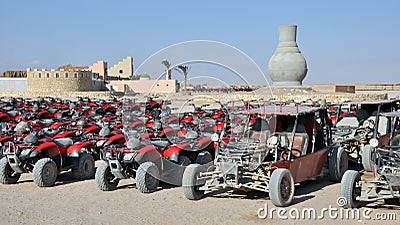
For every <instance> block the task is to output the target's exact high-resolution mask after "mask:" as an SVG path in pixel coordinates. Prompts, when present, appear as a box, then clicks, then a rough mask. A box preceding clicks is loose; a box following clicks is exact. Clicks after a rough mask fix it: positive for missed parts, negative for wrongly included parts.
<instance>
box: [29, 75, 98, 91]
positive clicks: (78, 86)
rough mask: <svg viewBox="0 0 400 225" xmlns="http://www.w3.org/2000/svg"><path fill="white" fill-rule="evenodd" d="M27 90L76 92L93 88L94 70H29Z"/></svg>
mask: <svg viewBox="0 0 400 225" xmlns="http://www.w3.org/2000/svg"><path fill="white" fill-rule="evenodd" d="M27 80H28V83H27V86H28V87H27V90H28V91H42V92H74V91H91V90H92V72H91V71H78V70H67V71H64V70H28V71H27Z"/></svg>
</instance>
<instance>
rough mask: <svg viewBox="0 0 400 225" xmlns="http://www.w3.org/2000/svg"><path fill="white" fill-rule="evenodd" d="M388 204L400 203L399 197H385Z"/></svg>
mask: <svg viewBox="0 0 400 225" xmlns="http://www.w3.org/2000/svg"><path fill="white" fill-rule="evenodd" d="M384 201H385V204H386V205H400V199H398V198H385V199H384Z"/></svg>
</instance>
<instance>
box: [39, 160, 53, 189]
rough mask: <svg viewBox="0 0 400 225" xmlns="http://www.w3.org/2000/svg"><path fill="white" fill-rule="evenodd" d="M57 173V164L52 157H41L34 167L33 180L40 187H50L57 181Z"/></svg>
mask: <svg viewBox="0 0 400 225" xmlns="http://www.w3.org/2000/svg"><path fill="white" fill-rule="evenodd" d="M57 174H58V171H57V165H56V163H55V162H54V161H53V160H52V159H50V158H43V159H39V160H38V161H37V162H36V164H35V166H34V167H33V182H35V184H36V185H37V186H39V187H50V186H53V185H54V183H55V182H56V179H57Z"/></svg>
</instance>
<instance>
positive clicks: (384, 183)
mask: <svg viewBox="0 0 400 225" xmlns="http://www.w3.org/2000/svg"><path fill="white" fill-rule="evenodd" d="M384 115H385V116H386V117H388V118H391V121H392V123H391V124H392V125H393V127H392V129H393V130H398V129H399V125H400V123H399V118H400V112H390V113H385V114H384ZM395 133H396V132H392V133H391V134H392V135H391V139H390V142H389V145H385V146H381V147H377V148H376V149H375V151H374V152H373V157H372V170H373V173H374V179H372V180H365V181H364V184H365V186H363V182H362V181H361V175H360V173H359V172H358V171H355V170H349V171H346V173H345V174H344V176H343V179H342V182H341V186H340V195H341V197H342V198H344V199H345V201H344V204H343V207H345V208H356V207H359V206H360V205H361V203H362V202H375V201H378V200H381V199H383V200H384V201H385V203H386V204H396V205H399V203H400V202H399V199H400V135H396V134H395Z"/></svg>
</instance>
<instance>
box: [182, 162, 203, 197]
mask: <svg viewBox="0 0 400 225" xmlns="http://www.w3.org/2000/svg"><path fill="white" fill-rule="evenodd" d="M200 172H201V166H200V165H199V164H191V165H189V166H188V167H186V170H185V172H184V173H183V177H182V188H183V194H184V195H185V197H186V198H187V199H189V200H199V199H201V198H203V197H204V191H201V190H199V187H200V186H201V184H200V183H199V182H198V179H197V177H198V176H199V174H200Z"/></svg>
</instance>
